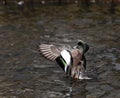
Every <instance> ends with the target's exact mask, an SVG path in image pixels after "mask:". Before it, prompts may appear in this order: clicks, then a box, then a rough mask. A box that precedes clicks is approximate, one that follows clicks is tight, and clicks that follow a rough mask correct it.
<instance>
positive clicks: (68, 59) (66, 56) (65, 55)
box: [61, 50, 71, 72]
mask: <svg viewBox="0 0 120 98" xmlns="http://www.w3.org/2000/svg"><path fill="white" fill-rule="evenodd" d="M61 56H62V58H63V59H64V61H65V62H66V64H65V65H64V67H65V69H64V70H65V72H66V71H67V68H68V66H70V65H71V55H70V52H69V51H67V50H63V51H62V52H61Z"/></svg>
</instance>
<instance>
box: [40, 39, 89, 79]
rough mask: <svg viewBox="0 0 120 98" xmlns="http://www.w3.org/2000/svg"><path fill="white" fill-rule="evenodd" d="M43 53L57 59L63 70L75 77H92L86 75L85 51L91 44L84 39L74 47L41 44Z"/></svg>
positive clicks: (50, 58)
mask: <svg viewBox="0 0 120 98" xmlns="http://www.w3.org/2000/svg"><path fill="white" fill-rule="evenodd" d="M39 50H40V52H41V54H42V55H43V56H44V57H46V58H47V59H49V60H51V61H56V62H57V63H58V65H59V66H60V67H61V68H62V69H63V71H64V72H65V73H66V74H67V75H68V76H70V77H72V78H74V79H90V78H88V77H87V75H86V59H85V55H84V54H85V53H86V52H87V51H88V50H89V46H88V44H87V43H85V42H84V41H82V40H79V41H78V42H77V45H76V46H74V47H73V48H72V47H70V46H65V45H63V46H62V45H60V46H59V45H50V44H40V45H39Z"/></svg>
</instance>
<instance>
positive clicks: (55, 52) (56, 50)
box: [39, 44, 64, 61]
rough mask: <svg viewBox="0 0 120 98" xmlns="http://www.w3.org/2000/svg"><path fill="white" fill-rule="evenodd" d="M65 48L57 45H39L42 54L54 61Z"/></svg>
mask: <svg viewBox="0 0 120 98" xmlns="http://www.w3.org/2000/svg"><path fill="white" fill-rule="evenodd" d="M63 49H64V48H63V47H61V46H56V45H48V44H41V45H39V51H40V52H41V54H42V55H43V56H44V57H46V58H47V59H49V60H51V61H54V60H55V59H56V58H57V57H58V56H60V53H61V51H62V50H63Z"/></svg>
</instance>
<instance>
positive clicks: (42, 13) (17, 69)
mask: <svg viewBox="0 0 120 98" xmlns="http://www.w3.org/2000/svg"><path fill="white" fill-rule="evenodd" d="M71 8H72V9H71ZM99 15H101V13H98V12H95V13H91V12H88V13H81V12H79V8H78V7H76V6H75V5H67V6H65V5H63V6H39V7H36V8H34V9H30V8H24V9H21V8H14V7H13V6H1V7H0V97H1V98H120V85H119V84H120V55H119V54H120V21H119V19H116V20H115V21H114V22H113V18H111V17H109V16H104V17H105V18H102V19H101V18H100V19H98V17H99ZM91 17H92V18H91ZM95 17H97V19H98V20H96V19H95ZM106 17H107V18H106ZM79 39H81V40H84V41H86V42H87V43H88V44H89V46H90V50H89V51H88V53H87V54H86V59H87V70H88V75H89V76H90V77H91V78H92V79H91V80H78V81H71V80H69V79H67V78H66V76H65V73H64V72H63V71H62V70H61V69H60V68H59V67H58V65H57V64H56V63H54V62H51V61H49V60H46V59H45V58H44V57H42V56H41V55H40V53H39V52H38V47H37V46H38V45H39V44H40V43H51V44H52V43H57V44H69V45H71V46H74V45H75V44H76V42H77V40H79Z"/></svg>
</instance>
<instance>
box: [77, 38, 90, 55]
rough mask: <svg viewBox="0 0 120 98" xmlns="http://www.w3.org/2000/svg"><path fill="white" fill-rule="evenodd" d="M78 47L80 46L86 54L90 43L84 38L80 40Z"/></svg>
mask: <svg viewBox="0 0 120 98" xmlns="http://www.w3.org/2000/svg"><path fill="white" fill-rule="evenodd" d="M76 48H78V49H79V50H80V51H82V53H83V54H84V53H86V52H87V51H88V50H89V45H88V44H87V43H86V42H84V41H82V40H78V42H77V46H76Z"/></svg>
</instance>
